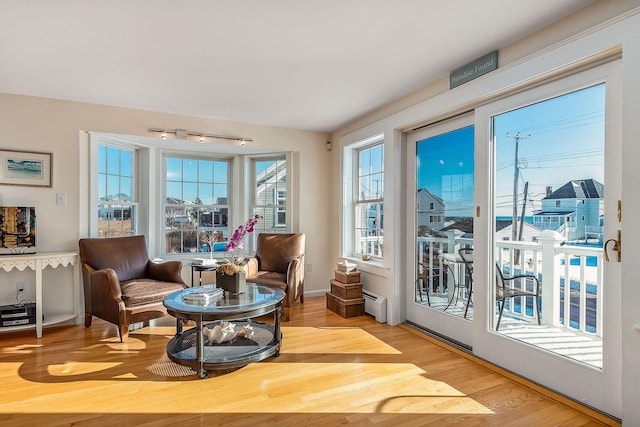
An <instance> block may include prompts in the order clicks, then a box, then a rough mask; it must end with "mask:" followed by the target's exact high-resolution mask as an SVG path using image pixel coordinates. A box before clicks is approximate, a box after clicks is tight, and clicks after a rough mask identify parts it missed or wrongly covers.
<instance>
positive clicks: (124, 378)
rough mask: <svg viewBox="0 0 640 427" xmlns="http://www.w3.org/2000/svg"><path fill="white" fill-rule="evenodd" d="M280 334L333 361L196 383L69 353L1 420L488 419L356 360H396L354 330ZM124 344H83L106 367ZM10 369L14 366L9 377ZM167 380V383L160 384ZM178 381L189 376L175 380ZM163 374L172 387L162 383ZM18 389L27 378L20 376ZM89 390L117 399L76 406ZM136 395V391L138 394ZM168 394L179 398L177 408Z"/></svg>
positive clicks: (454, 398)
mask: <svg viewBox="0 0 640 427" xmlns="http://www.w3.org/2000/svg"><path fill="white" fill-rule="evenodd" d="M146 329H147V330H140V331H136V332H135V333H136V334H147V335H155V334H157V335H162V336H165V335H167V332H168V331H167V330H166V329H165V328H154V327H150V328H146ZM282 331H283V335H284V337H285V339H284V341H283V348H282V353H283V356H282V357H285V356H284V355H285V354H304V353H306V354H320V353H321V354H326V355H327V356H328V357H331V358H332V360H336V362H335V363H332V362H326V363H322V362H321V363H307V362H302V363H289V362H280V360H282V359H268V360H267V361H265V362H260V363H253V364H250V365H248V366H245V367H243V368H240V369H238V370H235V371H232V372H229V373H225V374H219V375H211V376H210V378H208V379H204V380H201V379H198V378H197V376H195V375H194V372H193V371H191V370H188V369H185V370H182V371H180V370H179V369H178V370H176V369H174V368H176V367H177V368H182V367H180V366H179V365H175V364H172V366H165V365H167V363H165V362H164V361H162V360H159V361H158V362H157V363H155V364H153V365H154V366H153V369H152V367H150V366H147V367H145V368H143V369H140V367H139V366H138V368H134V367H133V366H135V365H132V366H129V367H128V364H127V363H126V362H113V361H110V362H106V361H105V362H104V363H96V362H91V363H90V362H79V361H73V360H70V359H71V357H72V356H73V353H71V354H66V355H65V356H64V357H65V358H66V359H68V360H66V361H65V362H63V363H56V364H51V365H49V366H47V367H42V368H37V367H36V368H37V369H43V370H46V372H36V373H34V374H33V378H39V382H40V385H39V386H38V388H37V390H38V393H37V394H32V395H31V396H29V397H28V398H25V397H24V395H22V396H20V398H18V397H13V396H12V394H11V393H10V392H8V391H5V392H0V395H1V397H2V399H0V402H2V403H0V413H23V414H29V413H43V412H45V413H52V414H54V413H59V414H63V413H83V412H86V413H90V412H94V411H95V405H99V406H100V411H101V412H103V413H119V412H126V411H127V410H129V408H131V403H130V402H131V400H135V401H136V411H138V412H142V413H161V412H163V411H165V410H166V408H168V407H171V408H172V411H173V412H179V413H336V412H348V413H362V414H371V413H380V414H389V413H414V414H415V413H425V414H426V413H432V412H436V411H437V412H438V413H442V414H445V413H449V414H456V413H464V414H492V413H493V412H492V411H491V410H490V409H489V408H487V407H485V406H484V405H482V404H480V403H478V402H477V401H475V400H473V399H471V398H469V397H467V396H466V395H465V394H464V393H462V392H460V391H458V390H456V389H455V388H453V387H451V386H450V385H448V384H447V383H446V382H443V381H437V380H434V379H431V378H429V375H428V373H427V372H425V371H424V370H422V369H421V368H418V367H417V366H415V365H413V364H411V363H393V362H382V363H381V362H375V363H373V362H362V361H360V360H362V359H361V357H359V355H362V357H364V356H365V355H369V356H368V357H374V358H375V357H392V358H393V357H395V356H396V355H399V354H400V352H398V350H396V349H395V348H393V347H391V346H390V345H388V344H385V343H384V342H382V341H380V340H379V339H377V338H375V337H374V336H373V335H371V334H369V333H367V332H366V331H364V330H362V329H360V328H315V327H283V328H282ZM132 335H134V334H132ZM130 340H131V342H129V343H127V344H120V343H116V342H114V341H113V340H111V339H108V340H103V341H102V344H101V345H98V346H92V347H93V349H92V351H99V348H96V347H100V346H101V347H102V351H104V352H105V355H108V357H109V358H110V359H111V360H113V359H112V358H113V354H114V352H116V351H117V350H121V351H122V350H127V348H128V349H129V350H131V349H132V348H135V349H140V351H142V350H144V342H143V341H141V340H139V339H136V338H134V337H132V338H130ZM354 348H355V350H354ZM83 351H84V350H83ZM136 351H138V350H136ZM122 353H123V355H125V356H126V357H129V356H128V355H126V352H125V351H123V352H122ZM69 356H71V357H69ZM131 357H134V358H135V355H134V356H131ZM376 360H380V359H376ZM168 363H169V364H170V363H171V362H168ZM9 365H12V367H13V365H15V367H13V369H11V370H10V369H8V368H9ZM19 366H20V365H19V364H13V363H11V364H9V363H2V364H0V372H1V374H2V375H4V376H7V375H20V376H21V370H20V368H19ZM16 368H17V369H16ZM29 369H32V368H31V367H30V368H29ZM136 369H137V370H136ZM168 372H172V373H173V375H169V376H167V373H168ZM91 374H95V375H91ZM180 374H183V375H188V376H185V377H183V379H180V378H175V377H176V376H179V375H180ZM74 376H77V378H75V379H74ZM171 376H173V379H171V380H170V382H167V379H168V378H169V377H171ZM47 378H49V380H47ZM18 381H25V382H26V381H33V379H26V378H23V377H22V376H21V377H20V378H19V380H18ZM91 387H99V389H100V393H99V394H105V395H111V396H113V395H118V396H120V397H121V398H120V399H111V400H109V401H103V400H101V399H100V397H99V395H95V396H93V397H92V401H93V404H91V403H90V402H88V403H87V404H86V405H78V401H79V399H84V398H85V397H81V396H86V393H87V391H88V390H90V389H91ZM142 387H144V393H141V392H140V390H141V389H142ZM169 389H170V392H169V393H167V392H166V391H168V390H169ZM222 390H223V391H224V392H223V393H220V391H222ZM212 391H213V394H212ZM215 391H218V393H216V392H215ZM176 396H181V399H180V404H179V405H176ZM225 396H227V397H229V396H232V398H225Z"/></svg>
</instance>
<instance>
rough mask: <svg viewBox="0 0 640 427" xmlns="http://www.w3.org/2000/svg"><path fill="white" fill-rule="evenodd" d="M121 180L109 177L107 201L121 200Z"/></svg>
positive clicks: (112, 176)
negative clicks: (119, 196)
mask: <svg viewBox="0 0 640 427" xmlns="http://www.w3.org/2000/svg"><path fill="white" fill-rule="evenodd" d="M119 193H120V178H119V177H118V176H115V175H107V200H119V199H118V194H119Z"/></svg>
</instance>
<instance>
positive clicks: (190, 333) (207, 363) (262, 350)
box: [167, 321, 281, 378]
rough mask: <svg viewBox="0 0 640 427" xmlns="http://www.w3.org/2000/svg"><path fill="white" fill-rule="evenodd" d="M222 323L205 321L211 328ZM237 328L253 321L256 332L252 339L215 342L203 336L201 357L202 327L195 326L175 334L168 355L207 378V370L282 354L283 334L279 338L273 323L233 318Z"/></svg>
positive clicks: (245, 363)
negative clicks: (200, 338)
mask: <svg viewBox="0 0 640 427" xmlns="http://www.w3.org/2000/svg"><path fill="white" fill-rule="evenodd" d="M218 323H219V322H211V323H203V325H202V326H206V327H207V328H209V329H211V328H213V327H214V326H215V325H216V324H218ZM233 323H235V325H236V330H240V329H241V328H242V327H243V326H245V325H247V324H250V325H251V326H252V327H253V330H254V333H253V336H252V337H251V338H237V339H235V340H234V341H232V342H226V343H221V344H216V343H212V342H209V340H208V339H207V338H204V337H202V339H203V344H204V345H203V350H202V357H201V358H199V357H198V355H197V348H198V336H197V335H196V334H202V331H201V329H200V328H199V327H198V326H196V327H194V328H191V329H188V330H185V331H183V332H181V333H180V334H178V335H176V336H174V337H173V338H172V339H171V340H170V341H169V343H168V344H167V355H168V356H169V359H171V360H172V361H173V362H175V363H178V364H180V365H183V366H187V367H189V368H191V369H193V370H195V371H197V372H198V374H199V375H200V377H201V378H206V376H207V373H206V371H207V370H220V369H233V368H239V367H242V366H245V365H248V364H250V363H254V362H259V361H261V360H264V359H266V358H267V357H270V356H274V355H276V356H277V355H279V354H280V341H281V336H280V337H277V339H276V337H275V336H274V335H275V332H274V331H275V328H274V326H273V325H270V324H268V323H262V322H254V321H234V322H233Z"/></svg>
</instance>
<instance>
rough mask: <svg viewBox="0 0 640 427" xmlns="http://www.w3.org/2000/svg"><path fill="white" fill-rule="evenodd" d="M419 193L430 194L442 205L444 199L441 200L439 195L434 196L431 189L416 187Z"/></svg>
mask: <svg viewBox="0 0 640 427" xmlns="http://www.w3.org/2000/svg"><path fill="white" fill-rule="evenodd" d="M420 193H427V194H428V195H430V196H431V197H433V198H434V199H436V201H437V202H438V203H440V204H441V205H442V206H444V200H442V199H441V198H440V197H438V196H436V195H435V194H433V193H432V192H431V191H429V190H427V189H426V188H420V189H418V194H420Z"/></svg>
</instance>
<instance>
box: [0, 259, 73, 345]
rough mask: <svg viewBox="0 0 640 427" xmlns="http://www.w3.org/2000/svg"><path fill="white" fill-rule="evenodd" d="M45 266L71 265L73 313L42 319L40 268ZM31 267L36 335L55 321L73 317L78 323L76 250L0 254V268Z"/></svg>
mask: <svg viewBox="0 0 640 427" xmlns="http://www.w3.org/2000/svg"><path fill="white" fill-rule="evenodd" d="M47 266H49V267H51V268H58V267H60V266H62V267H68V266H71V267H73V313H64V314H57V315H53V316H47V319H45V320H44V322H43V320H42V308H43V305H44V301H43V298H42V270H44V269H45V268H46V267H47ZM27 268H29V269H31V270H33V271H34V272H35V274H36V324H35V327H36V337H37V338H41V337H42V326H43V325H45V326H46V325H52V324H55V323H61V322H66V321H68V320H71V319H73V320H74V322H75V323H76V324H77V323H78V312H79V310H80V259H79V255H78V253H77V252H41V253H35V254H25V255H9V256H4V255H3V256H0V269H2V270H4V271H6V272H9V271H11V270H13V269H17V270H18V271H24V270H25V269H27ZM33 326H34V325H32V324H31V325H20V326H8V327H4V328H1V329H0V332H1V331H10V330H18V329H28V328H33Z"/></svg>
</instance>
